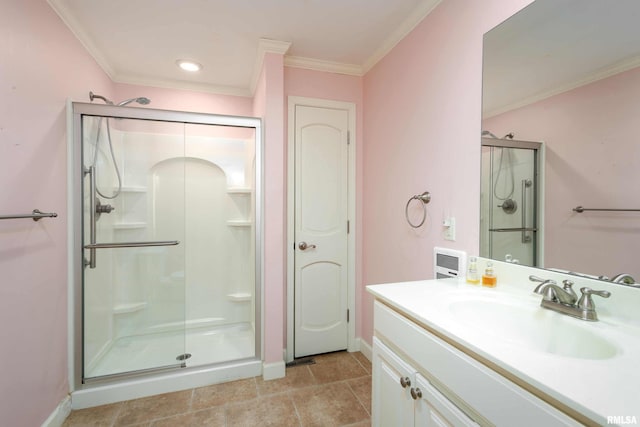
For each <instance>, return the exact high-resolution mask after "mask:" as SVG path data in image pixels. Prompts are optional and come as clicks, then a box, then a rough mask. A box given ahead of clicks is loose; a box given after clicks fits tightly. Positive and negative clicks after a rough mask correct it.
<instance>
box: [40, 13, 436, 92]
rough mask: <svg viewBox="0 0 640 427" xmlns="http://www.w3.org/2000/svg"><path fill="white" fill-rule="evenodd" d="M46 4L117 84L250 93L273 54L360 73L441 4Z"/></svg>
mask: <svg viewBox="0 0 640 427" xmlns="http://www.w3.org/2000/svg"><path fill="white" fill-rule="evenodd" d="M48 1H49V4H50V5H51V7H52V8H53V9H54V10H55V11H56V12H57V13H58V15H59V16H60V17H61V18H62V20H63V21H64V22H65V23H66V25H67V26H68V27H69V28H70V29H71V31H72V32H73V33H74V34H75V35H76V37H77V38H78V39H79V40H80V42H81V43H82V44H83V45H84V46H85V48H86V49H87V50H88V51H89V53H90V54H91V55H92V56H93V57H94V58H95V59H96V61H97V62H98V63H99V64H100V66H101V67H102V68H103V69H104V71H105V72H106V73H107V74H108V75H109V76H110V77H111V79H112V80H114V81H116V82H119V83H130V84H142V85H150V86H159V87H171V88H179V89H194V90H200V91H206V92H215V93H225V94H232V95H242V96H250V95H252V94H253V91H254V89H255V84H256V82H257V78H258V76H259V71H260V69H261V66H262V58H263V57H264V54H265V53H267V52H277V53H283V54H285V64H286V65H289V66H296V67H301V68H310V69H319V70H323V71H332V72H338V73H342V74H351V75H363V74H364V73H365V72H366V71H368V70H369V69H370V68H371V67H372V66H373V65H374V64H375V63H376V62H377V61H378V60H380V59H381V58H382V57H383V56H384V55H385V54H386V53H387V52H388V51H389V50H390V49H391V48H393V46H395V45H396V44H397V43H398V42H399V41H400V40H401V39H402V38H403V37H404V36H405V35H406V34H407V33H408V32H409V31H411V30H412V29H413V28H414V27H415V25H417V24H418V23H419V22H420V21H421V20H422V19H423V18H424V17H425V16H426V15H427V14H429V12H431V10H433V8H435V6H437V5H438V4H439V3H440V1H441V0H393V1H389V0H349V1H344V0H268V1H265V0H262V1H261V0H48ZM178 59H190V60H194V61H196V62H199V63H200V64H202V65H203V68H202V70H201V71H199V72H197V73H187V72H185V71H182V70H181V69H179V68H178V67H177V65H176V61H177V60H178Z"/></svg>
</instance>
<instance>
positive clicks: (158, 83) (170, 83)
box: [112, 74, 253, 98]
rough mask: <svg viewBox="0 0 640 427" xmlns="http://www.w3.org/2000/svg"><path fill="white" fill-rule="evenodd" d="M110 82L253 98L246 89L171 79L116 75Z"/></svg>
mask: <svg viewBox="0 0 640 427" xmlns="http://www.w3.org/2000/svg"><path fill="white" fill-rule="evenodd" d="M112 80H113V81H114V82H115V83H122V84H130V85H138V86H151V87H159V88H164V89H177V90H189V91H194V92H204V93H214V94H216V95H230V96H242V97H248V98H249V97H251V96H253V93H252V92H250V91H249V88H246V87H237V86H224V85H214V84H207V83H193V82H186V81H181V80H172V79H149V78H147V77H140V76H134V75H121V74H119V75H117V76H116V77H115V78H113V79H112Z"/></svg>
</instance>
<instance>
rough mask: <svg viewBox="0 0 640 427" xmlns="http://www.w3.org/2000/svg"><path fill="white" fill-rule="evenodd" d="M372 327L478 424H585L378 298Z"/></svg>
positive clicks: (548, 425)
mask: <svg viewBox="0 0 640 427" xmlns="http://www.w3.org/2000/svg"><path fill="white" fill-rule="evenodd" d="M374 330H375V335H376V336H377V337H378V338H379V339H380V340H382V341H383V342H384V343H386V344H387V345H390V346H391V347H392V348H395V349H396V350H397V351H399V352H400V353H402V355H403V357H404V356H406V357H407V358H408V359H409V360H410V361H413V362H414V365H415V366H416V368H417V369H418V371H419V372H420V373H422V374H423V375H425V377H427V378H428V379H429V381H430V382H432V383H433V384H434V385H435V386H436V387H437V388H438V389H439V390H440V391H441V392H442V393H443V394H444V395H445V396H446V397H447V398H448V399H449V400H451V401H452V402H454V403H455V404H456V405H457V406H458V407H460V408H462V409H464V410H465V412H467V413H469V415H470V416H471V417H472V418H474V419H476V421H478V422H479V423H480V424H486V423H487V421H488V422H489V423H492V424H495V425H505V426H514V425H518V426H529V425H530V426H545V427H551V426H578V425H581V424H579V423H578V422H577V421H575V420H574V419H573V418H570V417H568V416H567V415H566V414H564V413H562V412H560V411H559V410H557V409H556V408H554V407H553V406H551V405H549V404H548V403H546V402H544V401H542V400H541V399H539V398H538V397H536V396H534V395H533V394H531V393H529V392H528V391H526V390H524V389H523V388H522V387H520V386H518V385H516V384H514V383H513V382H511V381H509V380H507V379H506V378H504V377H503V376H501V375H500V374H498V373H496V372H495V371H493V370H491V369H490V368H488V367H486V366H485V365H483V364H482V363H480V362H478V361H477V360H475V359H473V358H472V357H470V356H468V355H467V354H465V353H463V352H462V351H460V350H458V349H456V348H454V347H452V346H451V345H449V344H447V343H446V342H445V341H443V340H441V339H440V338H438V337H436V336H434V335H432V334H431V333H429V332H428V331H427V330H426V329H424V328H422V327H420V326H418V325H417V324H415V323H414V322H412V321H410V320H409V319H407V318H406V317H404V316H402V315H400V314H399V313H397V312H396V311H394V310H392V309H391V308H389V307H387V306H385V305H384V304H382V303H380V302H379V301H376V302H375V304H374ZM474 413H475V414H474ZM478 414H479V415H481V418H478V417H477V415H478ZM482 418H484V420H483V419H482Z"/></svg>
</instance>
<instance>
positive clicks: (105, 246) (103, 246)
mask: <svg viewBox="0 0 640 427" xmlns="http://www.w3.org/2000/svg"><path fill="white" fill-rule="evenodd" d="M178 244H180V241H178V240H157V241H155V242H154V241H150V242H115V243H90V244H88V245H85V246H84V248H85V249H89V250H92V251H95V250H96V249H113V248H146V247H150V246H175V245H178Z"/></svg>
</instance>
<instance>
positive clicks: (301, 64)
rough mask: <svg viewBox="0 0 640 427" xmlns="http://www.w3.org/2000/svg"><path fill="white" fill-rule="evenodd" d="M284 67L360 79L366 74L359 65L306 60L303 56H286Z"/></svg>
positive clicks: (312, 59)
mask: <svg viewBox="0 0 640 427" xmlns="http://www.w3.org/2000/svg"><path fill="white" fill-rule="evenodd" d="M284 65H285V66H287V67H293V68H304V69H307V70H315V71H325V72H329V73H337V74H347V75H350V76H358V77H360V76H362V75H363V74H364V73H363V70H362V67H361V66H360V65H357V64H344V63H341V62H333V61H324V60H321V59H314V58H305V57H302V56H285V58H284Z"/></svg>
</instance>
